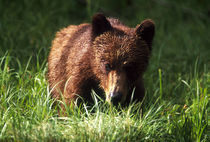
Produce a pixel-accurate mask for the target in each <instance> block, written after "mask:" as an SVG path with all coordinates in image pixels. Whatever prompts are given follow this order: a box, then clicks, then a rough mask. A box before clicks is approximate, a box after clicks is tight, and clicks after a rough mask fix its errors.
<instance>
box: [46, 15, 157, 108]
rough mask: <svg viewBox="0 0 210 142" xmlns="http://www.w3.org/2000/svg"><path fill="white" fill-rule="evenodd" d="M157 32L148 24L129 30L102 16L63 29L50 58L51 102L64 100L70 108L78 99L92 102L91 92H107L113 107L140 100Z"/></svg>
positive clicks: (144, 23)
mask: <svg viewBox="0 0 210 142" xmlns="http://www.w3.org/2000/svg"><path fill="white" fill-rule="evenodd" d="M154 33H155V24H154V22H153V21H152V20H150V19H147V20H144V21H143V22H141V24H139V25H137V26H136V28H129V27H128V26H125V25H124V24H123V23H122V22H120V21H119V20H118V19H115V18H106V17H105V16H104V15H103V14H100V13H99V14H95V15H94V16H93V18H92V23H91V24H87V23H85V24H80V25H78V26H76V25H70V26H68V27H67V28H64V29H62V30H61V31H59V32H58V33H57V34H56V37H55V39H54V40H53V42H52V48H51V51H50V54H49V57H48V80H49V85H50V88H51V89H52V97H53V98H56V99H61V98H63V99H64V100H65V102H66V103H67V104H71V103H72V102H73V101H75V100H76V98H78V96H80V97H82V98H83V99H84V100H88V101H89V100H90V99H91V90H92V89H93V90H103V92H104V93H103V94H105V97H104V98H105V99H106V101H107V102H109V103H110V104H114V105H118V104H126V103H128V102H130V101H131V98H132V100H135V101H141V100H142V98H143V97H144V92H145V91H144V85H143V78H142V76H143V73H144V72H145V70H146V68H147V65H148V61H149V57H150V54H151V50H152V47H151V46H152V40H153V37H154ZM134 88H135V92H134V93H132V91H133V89H134ZM132 94H133V95H132Z"/></svg>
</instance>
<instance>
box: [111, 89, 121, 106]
mask: <svg viewBox="0 0 210 142" xmlns="http://www.w3.org/2000/svg"><path fill="white" fill-rule="evenodd" d="M110 97H111V103H112V104H113V105H118V104H119V103H120V102H121V101H122V97H123V94H122V93H120V92H111V94H110Z"/></svg>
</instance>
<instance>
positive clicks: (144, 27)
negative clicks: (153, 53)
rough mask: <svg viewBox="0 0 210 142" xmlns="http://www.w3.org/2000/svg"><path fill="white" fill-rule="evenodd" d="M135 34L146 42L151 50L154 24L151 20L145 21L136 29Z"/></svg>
mask: <svg viewBox="0 0 210 142" xmlns="http://www.w3.org/2000/svg"><path fill="white" fill-rule="evenodd" d="M136 34H137V36H138V37H139V38H142V39H143V40H145V41H146V42H147V44H148V45H149V48H150V50H151V46H152V40H153V37H154V35H155V23H154V22H153V21H152V20H151V19H146V20H144V21H142V22H141V24H140V25H138V26H137V27H136Z"/></svg>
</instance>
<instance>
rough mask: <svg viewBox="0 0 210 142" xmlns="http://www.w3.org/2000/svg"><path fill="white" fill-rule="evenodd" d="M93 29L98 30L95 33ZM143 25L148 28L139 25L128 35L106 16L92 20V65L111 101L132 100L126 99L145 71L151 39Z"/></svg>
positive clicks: (107, 98)
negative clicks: (115, 26) (112, 24)
mask: <svg viewBox="0 0 210 142" xmlns="http://www.w3.org/2000/svg"><path fill="white" fill-rule="evenodd" d="M94 20H95V21H94ZM94 22H96V23H94ZM94 26H95V27H97V28H96V29H95V31H94V28H95V27H94ZM101 26H102V27H101ZM142 26H145V25H144V24H140V25H139V26H137V28H136V29H131V31H130V34H129V35H128V34H126V33H125V32H123V31H121V30H119V29H116V28H113V27H112V26H111V25H110V23H109V21H108V20H106V18H105V17H101V16H100V15H99V16H98V17H96V18H95V19H93V25H92V28H93V30H92V32H93V35H94V40H93V43H92V48H93V52H94V53H93V54H94V59H93V63H92V66H93V71H94V73H95V75H96V77H97V78H98V79H99V80H100V86H101V87H102V88H103V90H104V91H105V94H106V101H108V102H112V103H114V104H117V103H119V102H120V103H123V102H124V101H125V100H126V98H127V97H131V96H127V95H131V94H128V90H130V89H133V87H135V83H136V82H137V81H138V79H139V78H141V77H142V74H143V72H144V71H145V70H146V67H147V65H148V61H149V55H150V52H151V41H152V40H150V41H149V40H146V35H147V33H146V34H145V30H143V29H142ZM101 29H102V30H101ZM140 30H142V31H140ZM143 32H144V33H143ZM142 35H143V36H142ZM153 35H154V32H153ZM153 35H152V36H153ZM144 36H145V37H144ZM147 36H148V35H147ZM147 39H150V38H148V37H147Z"/></svg>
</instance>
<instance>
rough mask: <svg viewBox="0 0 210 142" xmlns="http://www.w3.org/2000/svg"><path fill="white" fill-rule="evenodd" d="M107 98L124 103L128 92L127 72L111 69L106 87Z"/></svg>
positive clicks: (114, 102)
mask: <svg viewBox="0 0 210 142" xmlns="http://www.w3.org/2000/svg"><path fill="white" fill-rule="evenodd" d="M104 90H105V93H106V100H107V102H109V103H112V104H114V105H117V104H118V103H123V102H124V101H125V98H126V94H127V80H126V75H125V72H117V71H115V70H113V71H110V72H109V74H108V79H107V82H106V87H105V88H104Z"/></svg>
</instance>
